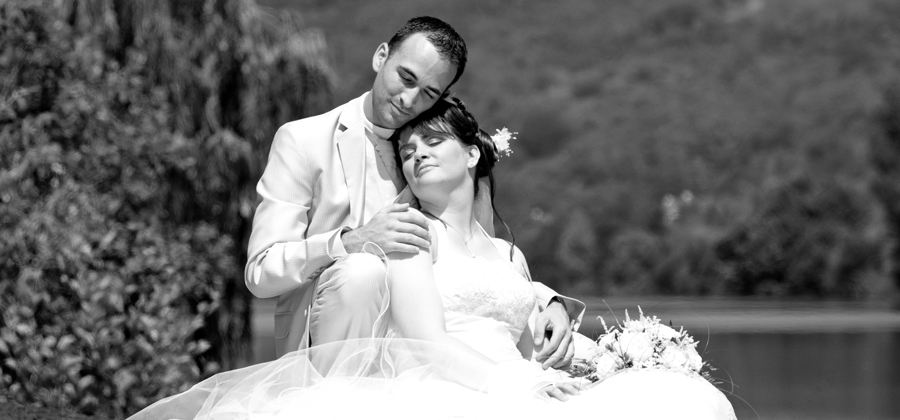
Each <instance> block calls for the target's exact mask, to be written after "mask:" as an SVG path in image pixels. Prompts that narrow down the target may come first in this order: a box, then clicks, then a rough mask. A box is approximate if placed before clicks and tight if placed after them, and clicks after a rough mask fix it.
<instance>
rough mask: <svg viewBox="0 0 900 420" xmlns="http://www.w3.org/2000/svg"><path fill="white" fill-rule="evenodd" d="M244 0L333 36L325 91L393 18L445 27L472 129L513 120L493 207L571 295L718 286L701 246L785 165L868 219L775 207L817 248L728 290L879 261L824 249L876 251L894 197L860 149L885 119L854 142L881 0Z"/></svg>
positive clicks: (894, 12)
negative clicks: (459, 66)
mask: <svg viewBox="0 0 900 420" xmlns="http://www.w3.org/2000/svg"><path fill="white" fill-rule="evenodd" d="M264 1H265V2H266V3H269V4H273V5H278V6H281V7H285V8H288V7H297V8H300V9H301V10H303V11H304V12H305V13H306V14H307V16H312V17H313V18H314V19H315V21H316V22H317V24H318V25H321V26H322V28H323V31H324V32H325V34H326V36H327V37H328V40H329V43H330V44H331V45H333V46H334V49H335V51H337V52H338V53H337V54H335V67H336V73H337V74H338V75H339V77H340V78H341V80H342V82H341V84H340V85H339V88H340V89H339V91H338V92H337V93H336V94H337V96H338V97H339V99H344V98H348V99H349V98H351V97H355V96H356V95H358V94H359V92H361V91H363V90H365V89H368V88H370V87H371V76H370V75H371V73H370V72H369V70H368V69H369V68H370V64H369V62H370V60H371V57H372V53H373V52H374V49H375V47H376V45H377V42H379V41H381V40H387V39H388V38H389V37H390V36H391V35H392V31H393V30H394V29H395V28H397V27H399V25H401V24H402V22H404V21H405V20H406V19H408V18H409V17H412V16H417V15H422V14H428V15H433V16H437V17H440V18H441V19H444V20H446V21H447V22H449V23H450V24H452V25H453V26H454V27H455V28H456V29H457V30H458V31H459V32H460V34H461V35H462V36H463V37H465V39H466V40H467V42H468V44H469V50H470V60H469V65H468V66H467V69H466V74H465V75H463V77H462V78H461V79H460V81H459V83H458V84H457V85H455V86H454V90H455V91H456V93H457V95H458V96H460V97H461V98H462V99H464V100H465V101H466V102H467V103H468V104H469V108H470V109H472V110H473V112H474V113H475V115H476V117H477V118H478V120H479V122H480V123H481V124H482V126H483V127H485V128H486V129H487V130H489V131H492V130H493V129H494V128H500V127H504V126H505V127H508V128H509V129H510V130H512V131H518V132H519V135H518V138H519V140H517V142H519V143H516V142H513V144H512V147H513V149H514V150H515V153H514V154H513V155H512V156H511V158H509V159H504V160H503V161H502V162H501V164H500V165H498V167H497V168H498V173H497V182H498V188H497V191H496V194H497V205H498V207H499V209H500V210H501V211H502V212H503V215H504V219H505V220H506V221H507V222H508V223H509V224H510V226H511V227H512V229H513V232H514V233H515V234H516V239H517V244H518V246H520V247H521V248H522V251H523V252H524V254H525V255H526V256H527V258H528V261H529V264H530V266H531V268H532V273H533V274H534V278H535V279H536V280H539V281H543V282H546V283H550V284H553V285H555V286H557V287H558V288H560V289H562V290H569V291H574V292H577V293H602V294H610V293H659V294H695V293H696V294H716V293H738V292H740V291H743V290H745V289H743V286H740V287H738V286H737V285H738V283H740V282H738V281H737V280H735V277H733V274H734V273H733V272H732V269H734V268H735V266H734V264H735V263H736V262H735V261H734V260H731V259H729V260H722V259H720V258H719V255H720V254H719V253H718V252H717V250H718V247H719V243H720V242H721V241H723V240H726V238H729V239H727V240H728V241H731V240H732V239H733V238H736V235H738V232H740V231H748V229H750V228H749V226H760V227H763V226H775V225H776V224H777V223H778V222H776V220H775V219H777V220H782V221H784V220H783V219H784V218H785V217H787V216H786V215H785V214H783V213H778V212H772V211H770V208H771V207H772V206H774V204H773V203H772V202H771V201H772V200H774V198H773V197H775V196H777V195H778V193H777V191H778V190H781V189H791V188H793V187H791V186H790V185H792V183H793V182H794V181H795V180H798V179H808V180H815V182H816V183H818V184H820V186H819V187H816V188H817V189H821V190H823V191H826V190H828V191H831V190H833V191H841V192H833V191H832V192H823V194H825V195H829V194H839V195H840V194H847V195H849V196H852V197H855V198H854V199H855V200H859V202H861V203H863V204H862V205H863V206H868V207H870V208H869V209H868V210H870V214H871V216H870V217H869V216H867V217H868V219H866V220H867V221H866V222H858V223H856V222H854V223H856V224H853V223H850V224H847V223H849V222H842V221H840V220H841V219H833V218H830V216H829V217H825V218H824V219H822V220H820V221H815V220H801V219H802V217H800V216H798V218H794V217H793V216H791V217H788V219H790V220H791V223H797V224H798V225H797V226H795V227H794V228H792V229H790V230H788V231H786V232H781V231H772V233H773V234H774V233H778V234H779V235H781V236H779V237H782V236H784V235H787V234H788V233H790V234H791V235H795V237H793V238H792V240H793V241H795V242H804V243H807V242H808V243H810V244H813V243H819V240H813V239H810V238H808V237H807V236H804V235H807V233H806V229H807V228H809V227H810V226H813V225H815V226H818V225H820V224H823V225H827V224H829V223H835V224H836V225H835V226H832V227H822V228H821V229H823V230H824V231H827V232H832V233H828V234H823V235H826V236H827V235H837V236H835V238H837V239H835V241H837V242H835V245H834V246H832V245H828V246H824V245H823V246H818V245H816V246H813V249H810V250H809V251H802V252H800V251H799V249H798V250H797V253H796V254H794V255H793V257H796V258H811V260H809V261H794V263H793V264H791V265H787V264H780V265H776V266H775V267H773V269H776V267H777V269H778V270H780V272H779V274H777V276H779V278H787V277H791V278H793V277H794V276H796V275H799V274H791V273H794V272H795V271H794V270H800V269H801V267H802V269H804V270H809V271H808V272H807V273H806V274H804V275H803V276H802V277H804V278H807V279H814V278H817V279H818V280H815V281H818V282H821V284H819V285H811V284H809V285H808V287H806V286H802V287H801V286H796V287H795V286H791V287H784V288H780V287H776V288H774V289H772V290H770V288H769V287H768V286H767V287H756V286H750V285H749V284H750V283H753V282H750V283H747V284H748V286H747V287H749V289H746V290H752V291H756V292H758V293H789V294H799V295H811V296H823V295H827V296H831V297H849V296H861V295H864V294H868V295H870V296H871V295H873V293H871V292H868V293H863V292H862V291H861V289H859V288H858V287H857V286H850V284H866V285H868V286H860V287H862V289H864V290H879V289H880V287H881V286H878V285H881V284H883V283H884V279H886V278H888V276H889V275H890V272H891V269H890V266H891V264H878V263H875V262H865V263H859V264H857V263H850V262H849V261H848V262H846V263H838V262H837V261H843V260H844V259H849V260H856V257H851V254H853V253H854V252H856V251H851V249H853V250H856V249H860V250H862V249H869V248H868V247H869V246H874V247H875V248H877V249H874V248H873V249H870V251H871V252H872V253H873V254H875V255H878V256H881V255H885V252H886V250H887V249H888V248H889V247H890V244H891V243H893V242H896V239H897V236H898V232H897V230H896V229H894V230H888V231H887V232H885V234H884V235H883V236H881V237H878V236H877V235H875V236H873V235H872V233H871V231H870V229H874V228H875V227H884V226H885V223H886V222H885V219H886V218H889V219H892V220H897V217H896V216H892V215H891V214H895V213H891V212H890V211H887V209H886V207H889V206H891V205H893V204H892V203H900V200H898V199H896V198H895V196H894V195H893V194H894V193H893V192H888V191H894V190H895V188H894V187H893V185H896V184H897V181H896V180H897V179H898V175H897V174H896V172H879V171H880V170H878V169H877V168H875V167H873V159H882V158H883V159H886V160H888V161H889V162H891V163H890V165H897V163H896V162H900V159H898V158H897V155H896V154H895V153H893V152H891V153H882V152H879V151H878V150H882V149H883V148H884V147H887V146H886V145H887V143H885V139H887V138H891V137H890V136H886V135H882V134H879V135H878V137H879V139H875V140H873V142H869V141H867V140H868V139H869V138H870V137H872V133H873V132H882V131H884V130H886V129H887V127H888V125H885V124H887V123H882V122H881V121H884V118H882V117H878V118H872V117H873V111H874V112H875V113H879V114H880V113H882V111H881V110H880V109H876V108H877V107H878V105H879V104H880V103H881V102H883V101H882V93H883V92H884V90H885V87H886V86H888V85H889V84H890V83H891V82H894V81H895V78H896V74H897V72H898V67H897V63H900V25H897V22H898V21H900V3H898V2H896V1H894V0H858V1H851V2H848V1H841V0H822V1H815V2H810V1H799V2H798V1H793V2H778V1H756V0H668V1H655V0H630V1H604V2H599V3H598V2H596V1H593V0H571V1H566V2H556V3H551V2H538V1H519V2H513V3H511V2H509V1H504V0H458V1H454V2H446V1H439V0H430V1H425V0H397V1H396V2H395V4H394V7H391V8H384V7H382V6H381V5H379V4H378V3H359V2H351V1H348V0H333V1H329V2H321V1H317V0H264ZM398 11H402V12H401V13H398ZM366 39H369V40H373V42H372V43H367V42H360V40H366ZM885 112H887V111H885ZM894 113H895V114H896V109H895V111H894ZM885 118H886V117H885ZM882 137H883V138H882ZM876 140H877V143H879V144H882V143H884V144H883V145H877V144H875V142H876ZM892 147H893V146H892ZM890 150H895V149H890ZM875 179H880V180H881V181H877V182H876V183H877V184H879V185H881V186H879V187H874V186H872V185H873V184H872V181H874V180H875ZM870 186H872V188H870ZM682 191H690V192H691V193H692V194H693V196H694V201H693V203H692V204H685V205H684V206H681V214H680V216H679V217H678V218H676V219H674V220H670V221H669V222H666V220H667V219H666V211H667V210H666V209H665V208H664V200H665V197H666V196H669V195H679V194H681V192H682ZM885 194H887V195H885ZM873 196H878V197H884V198H879V199H878V200H875V199H874V198H873ZM888 196H890V197H892V198H888ZM806 205H808V206H824V205H830V202H829V201H827V200H810V201H809V202H808V203H807V204H806ZM868 210H867V211H868ZM817 211H819V212H828V211H829V210H828V209H818V210H817ZM577 213H581V214H582V216H583V217H582V216H579V217H578V218H577V219H578V220H575V219H576V218H575V217H572V216H573V215H575V214H577ZM770 217H771V218H775V219H773V220H769V221H766V220H763V219H766V218H770ZM860 223H861V224H860ZM848 226H856V227H858V228H859V230H848V229H849V228H848ZM834 232H841V233H840V234H837V233H834ZM501 233H502V231H501ZM748 233H749V232H748ZM760 235H762V234H760ZM788 239H789V238H781V239H778V241H781V240H788ZM760 240H761V241H762V239H760ZM772 240H773V241H775V239H774V238H773V239H772ZM872 241H876V242H872ZM879 241H880V242H879ZM751 242H752V241H751ZM851 244H856V245H851ZM876 244H877V246H875V245H876ZM785 246H787V245H785ZM810 246H812V245H810ZM788 248H790V247H788ZM754 249H755V250H756V251H752V252H757V251H758V252H763V251H764V249H765V248H754ZM790 249H793V248H790ZM839 249H842V250H844V251H837V250H839ZM894 249H895V250H896V249H897V247H894ZM826 250H832V251H829V252H834V253H835V256H831V257H828V258H825V257H822V255H824V254H823V253H825V252H826ZM746 252H747V253H742V254H741V255H743V256H744V257H746V258H749V259H751V260H755V261H765V260H766V259H767V258H768V257H766V256H765V255H764V254H759V255H755V254H754V255H751V251H750V250H749V249H748V250H747V251H746ZM897 252H900V251H895V252H894V254H893V255H894V257H892V259H893V261H894V263H893V265H894V266H897V265H900V254H898V253H897ZM838 254H840V255H843V256H842V257H838V256H837V255H838ZM823 258H824V259H823ZM873 258H874V257H873ZM878 258H881V257H877V258H876V259H878ZM826 260H827V261H830V262H829V263H828V264H827V265H826V266H825V268H820V266H819V265H818V264H819V263H822V262H823V261H826ZM786 270H790V273H789V272H788V271H786ZM838 277H840V278H843V280H840V281H838V280H835V279H836V278H838ZM754 278H757V279H761V277H754ZM862 279H865V280H862ZM748 281H749V280H748ZM809 281H814V280H809ZM801 283H803V284H806V283H805V280H804V281H803V282H801ZM837 283H840V284H843V286H837V285H836V284H837ZM754 284H755V283H754ZM767 284H769V283H767ZM771 284H783V283H780V282H776V283H771ZM798 284H799V283H798ZM776 289H777V290H776ZM747 293H750V292H749V291H747Z"/></svg>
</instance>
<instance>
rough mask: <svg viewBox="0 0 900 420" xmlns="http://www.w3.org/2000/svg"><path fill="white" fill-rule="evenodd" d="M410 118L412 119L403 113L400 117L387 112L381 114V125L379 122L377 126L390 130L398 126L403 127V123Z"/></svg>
mask: <svg viewBox="0 0 900 420" xmlns="http://www.w3.org/2000/svg"><path fill="white" fill-rule="evenodd" d="M410 120H412V118H410V117H407V116H405V115H404V116H402V117H401V116H397V115H394V114H388V115H384V116H382V118H381V123H382V124H383V125H380V124H379V126H380V127H382V128H387V129H390V130H396V129H399V128H400V127H403V125H404V124H406V123H408V122H409V121H410Z"/></svg>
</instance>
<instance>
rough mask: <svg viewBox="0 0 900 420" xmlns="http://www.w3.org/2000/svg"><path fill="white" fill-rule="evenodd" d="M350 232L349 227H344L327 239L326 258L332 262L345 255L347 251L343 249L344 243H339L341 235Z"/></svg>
mask: <svg viewBox="0 0 900 420" xmlns="http://www.w3.org/2000/svg"><path fill="white" fill-rule="evenodd" d="M350 230H351V229H350V227H349V226H344V227H342V228H340V229H338V230H337V231H336V232H335V233H334V235H332V236H331V238H328V256H329V257H331V259H332V260H336V259H338V258H340V257H343V256H345V255H347V250H346V249H345V248H344V243H343V242H342V241H341V235H342V234H343V233H344V232H349V231H350Z"/></svg>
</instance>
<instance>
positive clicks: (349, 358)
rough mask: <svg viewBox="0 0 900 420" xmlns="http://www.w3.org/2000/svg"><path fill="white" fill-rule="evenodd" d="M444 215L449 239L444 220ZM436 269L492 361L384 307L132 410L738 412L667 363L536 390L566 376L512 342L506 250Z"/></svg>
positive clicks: (479, 415)
mask: <svg viewBox="0 0 900 420" xmlns="http://www.w3.org/2000/svg"><path fill="white" fill-rule="evenodd" d="M437 227H438V232H439V236H438V242H439V243H440V242H444V243H446V240H447V238H446V235H447V231H446V228H445V227H444V226H437ZM442 236H444V237H442ZM434 272H435V280H436V282H437V285H438V289H439V291H440V294H441V299H442V301H443V304H444V311H445V320H446V330H447V332H448V333H449V334H450V335H452V336H454V337H456V338H458V339H459V340H461V341H463V342H464V343H466V344H468V345H469V346H471V347H473V348H474V349H476V350H478V351H479V352H481V353H482V354H484V355H486V356H488V357H489V358H491V359H493V360H494V361H496V362H497V363H498V364H497V367H496V368H494V369H492V371H490V372H485V371H484V370H483V369H480V368H476V367H483V365H480V364H478V363H477V362H476V361H474V360H472V359H471V356H469V355H468V354H463V352H460V351H457V350H454V349H451V348H448V347H447V346H442V345H439V344H437V343H432V342H424V341H417V340H409V339H404V338H401V337H398V336H397V335H396V333H395V332H394V331H393V330H391V329H390V325H391V323H390V319H389V317H388V316H387V313H388V312H387V311H386V312H385V317H383V318H382V319H381V321H380V322H381V326H382V327H383V328H382V329H381V332H380V334H384V335H383V337H385V338H372V339H360V340H350V341H344V342H338V343H330V344H326V345H320V346H313V347H311V348H309V349H306V350H302V351H296V352H293V353H289V354H287V355H285V356H284V357H282V358H280V359H278V360H275V361H272V362H268V363H263V364H259V365H254V366H250V367H247V368H244V369H240V370H236V371H231V372H225V373H222V374H218V375H215V376H213V377H212V378H210V379H208V380H206V381H203V382H201V383H200V384H198V385H196V386H195V387H193V388H191V389H190V390H188V391H186V392H185V393H182V394H179V395H176V396H174V397H170V398H167V399H165V400H162V401H159V402H157V403H156V404H154V405H152V406H150V407H148V408H147V409H145V410H143V411H141V412H140V413H138V414H137V415H135V416H134V418H135V419H144V418H146V419H151V418H152V419H160V418H179V419H190V418H197V419H207V418H208V419H227V420H232V419H233V420H238V419H266V420H269V419H273V420H274V419H307V418H308V419H316V420H319V419H356V418H391V419H448V418H453V419H504V418H514V419H542V420H543V419H552V418H563V417H560V416H566V417H571V416H577V417H578V418H597V419H644V418H647V419H650V418H668V419H672V418H675V419H682V418H683V419H716V420H729V419H734V418H735V417H734V412H733V409H732V407H731V404H730V403H729V402H728V400H727V399H726V398H725V396H724V395H723V394H722V393H721V392H720V391H719V390H718V389H716V388H715V387H713V386H712V385H711V384H710V383H709V382H707V381H706V380H704V379H703V378H701V377H699V376H689V375H687V374H684V373H678V372H669V371H663V370H649V369H647V370H633V371H628V372H624V373H621V374H618V375H614V376H612V377H610V378H607V379H606V380H604V381H603V382H600V383H599V384H595V386H593V387H591V388H589V389H585V390H583V391H582V392H581V393H580V394H579V395H576V396H573V397H572V398H571V399H570V400H569V401H567V402H560V401H556V400H541V399H535V398H533V396H534V392H535V390H536V389H538V388H539V387H541V386H543V385H546V384H550V383H553V382H556V381H561V380H567V376H566V375H565V374H564V373H563V372H559V371H556V370H553V369H549V370H543V369H541V367H540V364H538V363H537V362H533V361H531V360H526V359H525V358H523V356H522V353H521V352H520V351H519V349H518V348H517V346H516V344H517V343H518V341H519V338H520V337H521V336H522V334H523V331H525V329H526V326H527V323H528V317H529V315H530V314H531V312H532V309H533V307H534V305H535V298H534V291H533V289H532V287H531V284H530V282H529V281H528V280H527V279H525V278H524V277H523V276H521V275H520V274H519V273H518V271H517V270H516V269H515V268H514V267H513V266H512V264H511V263H510V262H508V261H491V260H488V259H485V258H482V257H474V258H470V257H467V256H454V255H450V254H448V255H440V256H439V258H437V260H436V261H435V265H434ZM385 304H388V302H385ZM526 339H528V337H526ZM568 380H571V379H568ZM463 383H465V384H466V386H463V385H462V384H463Z"/></svg>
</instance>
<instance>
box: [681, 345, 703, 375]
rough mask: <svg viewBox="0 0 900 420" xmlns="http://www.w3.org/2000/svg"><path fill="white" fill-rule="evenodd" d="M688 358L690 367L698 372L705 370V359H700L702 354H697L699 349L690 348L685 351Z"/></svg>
mask: <svg viewBox="0 0 900 420" xmlns="http://www.w3.org/2000/svg"><path fill="white" fill-rule="evenodd" d="M684 352H685V353H686V355H687V358H688V365H687V366H688V367H689V368H691V369H693V370H696V371H697V372H699V371H700V369H701V368H703V358H702V357H700V354H699V353H697V349H695V348H693V347H688V348H686V349H685V350H684Z"/></svg>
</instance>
